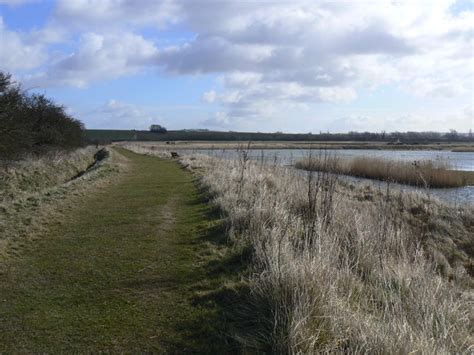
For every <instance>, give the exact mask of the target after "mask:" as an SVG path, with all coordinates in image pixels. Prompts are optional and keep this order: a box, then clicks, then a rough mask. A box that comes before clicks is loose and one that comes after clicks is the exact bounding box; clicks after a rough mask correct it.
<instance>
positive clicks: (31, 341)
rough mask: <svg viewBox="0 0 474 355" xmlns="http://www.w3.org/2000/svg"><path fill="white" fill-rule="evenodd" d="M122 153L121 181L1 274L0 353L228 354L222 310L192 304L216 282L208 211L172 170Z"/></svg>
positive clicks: (88, 200) (70, 214)
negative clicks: (124, 161)
mask: <svg viewBox="0 0 474 355" xmlns="http://www.w3.org/2000/svg"><path fill="white" fill-rule="evenodd" d="M120 153H121V154H123V155H124V156H126V158H127V159H129V164H130V169H129V170H128V171H127V172H125V173H124V176H123V177H122V178H121V179H120V181H119V182H118V183H116V184H114V185H111V186H108V187H107V188H105V189H103V190H101V191H98V192H97V193H96V194H94V195H91V196H88V197H85V198H83V199H82V200H81V203H79V204H78V205H77V206H75V207H74V208H72V209H71V210H70V211H67V212H66V213H65V219H64V220H63V221H62V223H61V224H57V225H54V226H52V227H51V228H50V230H49V232H48V235H45V236H43V238H41V239H40V240H39V241H37V242H35V243H34V245H31V246H30V247H29V248H28V249H26V250H24V251H23V254H22V256H21V257H20V258H18V259H17V260H15V261H12V263H11V264H9V265H8V268H7V269H6V271H5V272H3V273H2V274H0V353H3V352H7V353H12V352H36V353H38V352H73V351H74V352H98V351H108V352H110V351H112V352H138V351H140V352H145V351H153V352H160V353H163V352H165V353H166V352H167V353H178V352H179V353H183V352H199V353H212V352H213V351H214V350H216V349H220V351H221V352H222V351H223V350H224V349H225V344H223V343H222V342H221V340H220V339H222V338H221V337H220V336H218V332H219V328H220V323H219V319H220V317H221V316H220V310H219V309H218V306H216V305H215V304H212V303H211V304H205V305H196V304H195V302H194V295H195V294H196V291H197V290H198V291H199V290H206V289H209V288H212V287H214V286H216V285H218V284H219V282H220V279H219V278H220V277H221V276H219V275H217V274H214V275H209V273H208V271H207V270H206V263H208V262H209V258H212V250H210V248H211V247H210V246H209V242H208V241H207V236H209V235H211V234H212V231H213V228H214V227H215V224H216V222H215V221H213V220H212V219H210V217H209V212H210V211H209V207H207V205H206V204H203V203H202V202H200V196H199V193H198V191H197V190H196V187H195V185H194V183H193V180H192V179H193V178H192V176H191V175H190V174H188V173H187V172H185V171H182V170H181V169H180V168H179V166H178V165H177V164H176V163H174V162H172V161H165V160H160V159H158V158H154V157H148V156H142V155H137V154H134V153H131V152H128V151H123V150H121V151H120ZM216 287H217V286H216Z"/></svg>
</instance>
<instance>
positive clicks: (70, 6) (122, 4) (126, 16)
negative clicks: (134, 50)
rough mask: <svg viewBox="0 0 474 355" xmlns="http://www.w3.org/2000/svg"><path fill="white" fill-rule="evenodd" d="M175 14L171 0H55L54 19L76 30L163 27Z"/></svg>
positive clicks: (174, 7) (175, 10)
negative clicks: (56, 1)
mask: <svg viewBox="0 0 474 355" xmlns="http://www.w3.org/2000/svg"><path fill="white" fill-rule="evenodd" d="M177 11H178V5H177V4H176V2H175V1H173V0H158V1H157V0H58V4H57V7H56V10H55V19H56V21H58V22H60V23H64V24H67V25H68V26H76V27H78V28H91V27H94V28H110V27H113V28H120V29H124V28H125V27H129V26H134V27H135V26H136V27H143V26H153V27H162V26H165V25H166V24H168V23H173V22H176V21H177Z"/></svg>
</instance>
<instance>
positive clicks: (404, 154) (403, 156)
mask: <svg viewBox="0 0 474 355" xmlns="http://www.w3.org/2000/svg"><path fill="white" fill-rule="evenodd" d="M182 152H183V153H191V152H192V153H199V154H205V155H210V156H214V157H217V158H224V159H235V158H237V157H238V152H237V151H236V150H234V149H226V150H223V149H214V150H209V149H206V150H205V149H197V150H191V151H189V150H187V151H182ZM310 154H312V155H313V156H316V155H318V154H320V151H318V150H313V151H310V150H309V149H271V150H270V149H269V150H259V149H250V150H248V156H249V158H250V159H251V160H256V161H263V162H265V163H270V164H278V165H288V166H290V165H293V164H294V163H295V162H296V161H297V160H299V159H302V158H306V157H308V156H309V155H310ZM322 154H330V155H334V156H339V157H343V158H354V157H373V158H383V159H387V160H401V161H421V160H432V161H443V162H448V163H449V164H450V165H451V166H452V168H453V169H454V170H464V171H474V153H470V152H469V153H465V152H462V153H461V152H459V153H458V152H450V151H429V150H408V151H397V150H371V149H340V150H336V149H334V150H331V149H329V150H324V151H322ZM343 179H345V180H347V181H349V182H353V183H367V184H375V185H377V186H380V185H381V184H384V183H382V182H379V181H374V180H370V179H362V178H354V177H345V176H344V177H343ZM392 186H393V187H394V188H396V189H400V190H404V191H417V190H421V191H425V189H420V188H417V187H413V186H407V185H401V184H392ZM425 192H426V191H425ZM428 192H429V193H430V194H431V195H433V196H435V197H437V198H439V199H440V200H443V201H446V202H449V203H455V204H471V205H472V204H474V186H464V187H460V188H442V189H429V191H428Z"/></svg>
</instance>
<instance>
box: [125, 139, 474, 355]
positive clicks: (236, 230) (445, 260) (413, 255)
mask: <svg viewBox="0 0 474 355" xmlns="http://www.w3.org/2000/svg"><path fill="white" fill-rule="evenodd" d="M129 148H131V149H133V145H132V146H129ZM140 150H141V151H142V152H143V147H142V148H140ZM148 153H149V154H153V152H152V151H148ZM181 161H182V164H183V166H185V167H187V168H188V169H190V170H192V171H195V172H198V173H199V175H200V176H201V179H202V183H203V184H204V186H206V187H207V189H208V190H209V191H210V193H211V195H212V196H214V200H213V201H214V203H215V204H216V205H218V206H219V207H220V209H221V210H222V211H223V213H224V214H225V216H226V219H227V224H228V233H229V236H230V238H231V240H233V241H234V242H235V244H238V245H242V244H244V245H246V246H247V248H249V249H250V250H251V255H252V256H251V259H250V270H251V272H250V273H249V274H248V275H247V276H246V277H245V278H244V281H243V282H244V283H245V284H246V285H247V287H248V288H249V290H250V291H249V293H248V297H247V298H244V299H245V302H246V303H245V304H239V305H234V306H235V307H240V309H241V310H242V312H244V313H246V315H247V318H246V319H247V324H248V326H247V327H246V328H247V329H246V330H240V331H236V334H235V336H236V338H237V339H238V340H239V341H240V342H241V344H242V346H243V347H244V348H246V349H247V350H248V351H254V352H255V351H267V352H273V353H319V352H322V353H324V352H348V353H366V352H371V353H410V352H422V353H463V352H468V351H470V350H472V348H473V344H474V338H473V335H472V331H471V329H472V327H473V313H472V309H473V308H472V307H471V306H472V304H473V300H474V296H473V292H472V276H473V275H472V265H473V258H474V255H473V240H472V233H473V232H474V214H473V211H472V208H471V207H451V206H447V205H444V204H441V203H440V202H437V201H435V200H433V199H429V198H427V197H426V196H423V195H422V194H420V193H408V194H403V195H402V194H401V193H394V192H392V191H390V189H389V187H387V190H386V191H377V190H374V189H371V188H364V189H360V188H357V187H352V188H351V187H349V186H346V185H345V184H344V183H341V182H339V181H338V179H337V176H336V175H334V174H330V173H328V171H333V170H331V169H332V167H331V165H332V164H334V161H332V160H331V159H329V158H328V157H326V162H325V164H326V165H325V166H326V167H327V168H326V169H317V170H316V171H314V170H310V171H308V172H307V173H306V174H301V172H297V171H295V170H293V169H288V168H284V167H280V166H277V165H266V164H263V163H256V162H252V161H249V160H248V159H246V156H245V155H244V154H243V153H241V154H240V158H239V159H236V160H221V159H215V158H210V157H205V156H192V157H190V156H187V157H186V156H185V157H183V158H182V159H181ZM388 186H389V185H388ZM251 319H253V320H254V321H250V320H251Z"/></svg>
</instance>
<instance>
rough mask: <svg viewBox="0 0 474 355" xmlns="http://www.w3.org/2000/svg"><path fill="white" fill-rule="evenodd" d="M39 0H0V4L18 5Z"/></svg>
mask: <svg viewBox="0 0 474 355" xmlns="http://www.w3.org/2000/svg"><path fill="white" fill-rule="evenodd" d="M37 1H39V0H0V5H9V6H18V5H23V4H27V3H30V2H37Z"/></svg>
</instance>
